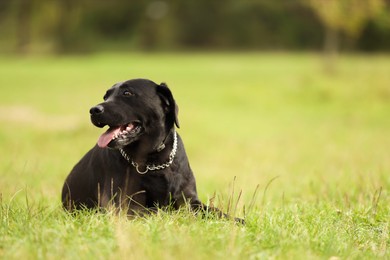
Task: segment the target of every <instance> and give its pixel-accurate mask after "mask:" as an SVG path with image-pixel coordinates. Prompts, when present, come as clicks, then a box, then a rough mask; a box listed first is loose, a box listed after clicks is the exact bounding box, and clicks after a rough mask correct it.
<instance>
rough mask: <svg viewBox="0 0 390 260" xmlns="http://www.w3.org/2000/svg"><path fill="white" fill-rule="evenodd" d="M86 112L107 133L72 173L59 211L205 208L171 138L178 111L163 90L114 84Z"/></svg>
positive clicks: (144, 83)
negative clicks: (185, 204)
mask: <svg viewBox="0 0 390 260" xmlns="http://www.w3.org/2000/svg"><path fill="white" fill-rule="evenodd" d="M104 100H105V101H104V102H103V103H101V104H99V105H97V106H95V107H93V108H91V110H90V114H91V121H92V123H93V124H94V125H95V126H97V127H104V126H106V125H108V126H109V127H110V128H109V129H108V130H107V132H106V133H104V134H103V135H102V136H101V137H100V138H99V140H98V144H97V145H96V146H95V147H93V148H92V149H91V150H90V151H89V152H88V153H87V154H86V155H85V156H84V157H83V158H82V159H81V160H80V161H79V162H78V163H77V164H76V166H75V167H74V168H73V170H72V171H71V173H70V174H69V176H68V177H67V179H66V181H65V184H64V187H63V190H62V202H63V205H64V207H65V208H66V209H67V210H69V211H72V210H73V209H81V208H94V207H108V206H110V205H114V206H115V207H122V208H126V209H127V210H128V214H129V215H132V214H134V213H142V212H144V211H145V210H153V209H154V208H155V207H163V206H167V205H173V206H174V207H175V208H178V207H180V206H181V205H183V204H184V203H187V202H188V203H189V205H191V207H192V208H193V209H200V208H205V207H206V206H205V205H204V204H202V203H201V202H200V200H199V199H198V196H197V191H196V184H195V178H194V175H193V173H192V170H191V168H190V165H189V162H188V159H187V155H186V153H185V150H184V145H183V142H182V140H181V138H180V136H179V135H178V134H177V133H176V130H175V125H176V126H177V127H179V123H178V119H177V114H178V108H177V105H176V103H175V100H174V99H173V96H172V94H171V91H170V90H169V89H168V87H167V86H166V85H165V84H163V83H162V84H160V85H157V84H155V83H154V82H152V81H149V80H144V79H135V80H129V81H126V82H123V83H118V84H115V85H114V86H113V87H112V88H111V89H109V90H108V91H107V93H106V95H105V97H104Z"/></svg>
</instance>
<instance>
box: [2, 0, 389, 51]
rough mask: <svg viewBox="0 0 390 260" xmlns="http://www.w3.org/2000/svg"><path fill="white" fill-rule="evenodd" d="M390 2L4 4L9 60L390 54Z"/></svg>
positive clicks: (87, 0)
mask: <svg viewBox="0 0 390 260" xmlns="http://www.w3.org/2000/svg"><path fill="white" fill-rule="evenodd" d="M389 3H390V1H389V0H370V1H366V0H342V1H338V0H329V1H323V0H288V1H268V0H241V1H235V0H214V1H206V0H198V1H177V0H172V1H150V0H140V1H127V0H115V1H105V0H59V1H52V0H14V1H5V0H3V1H0V47H1V48H0V51H1V52H2V53H12V52H16V53H90V52H99V51H102V50H106V51H107V50H109V51H119V50H122V51H129V50H132V51H134V50H147V51H149V50H171V51H172V50H174V51H177V50H199V49H205V48H206V49H212V50H221V49H224V50H232V49H233V50H247V49H251V50H320V49H322V48H323V47H324V46H325V45H326V46H328V47H329V45H334V46H338V47H339V48H341V49H343V50H348V51H352V50H354V51H389V50H390V30H389V28H390V17H389V14H390V10H389Z"/></svg>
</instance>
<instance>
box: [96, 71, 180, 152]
mask: <svg viewBox="0 0 390 260" xmlns="http://www.w3.org/2000/svg"><path fill="white" fill-rule="evenodd" d="M90 114H91V121H92V123H93V124H94V125H95V126H97V127H104V126H106V125H107V126H108V127H109V129H108V130H107V131H106V132H105V133H103V134H102V135H101V136H100V138H99V140H98V145H99V146H100V147H102V148H105V147H110V148H115V149H119V148H124V147H125V146H128V145H130V144H132V143H135V142H137V141H142V140H143V141H145V142H147V143H148V145H149V146H156V145H158V143H159V142H161V141H162V140H163V139H164V137H166V135H167V133H168V132H169V131H170V130H171V129H172V128H173V127H174V124H176V126H177V127H179V122H178V119H177V114H178V107H177V105H176V102H175V100H174V99H173V96H172V93H171V91H170V90H169V88H168V87H167V85H166V84H165V83H161V84H160V85H158V84H156V83H154V82H152V81H150V80H146V79H133V80H128V81H125V82H121V83H117V84H115V85H114V86H113V87H111V88H110V89H109V90H107V92H106V94H105V95H104V102H103V103H100V104H98V105H96V106H94V107H92V108H91V109H90Z"/></svg>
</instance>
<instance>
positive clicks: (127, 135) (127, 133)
mask: <svg viewBox="0 0 390 260" xmlns="http://www.w3.org/2000/svg"><path fill="white" fill-rule="evenodd" d="M141 130H142V126H141V124H140V123H139V122H132V123H128V124H124V125H120V126H110V128H109V129H108V130H107V131H106V132H105V133H103V134H102V135H101V136H100V137H99V140H98V143H97V144H98V146H99V147H101V148H106V147H115V146H118V144H119V145H120V146H124V145H126V144H128V143H130V142H131V141H132V140H133V139H134V138H135V137H137V136H138V135H139V134H140V133H141Z"/></svg>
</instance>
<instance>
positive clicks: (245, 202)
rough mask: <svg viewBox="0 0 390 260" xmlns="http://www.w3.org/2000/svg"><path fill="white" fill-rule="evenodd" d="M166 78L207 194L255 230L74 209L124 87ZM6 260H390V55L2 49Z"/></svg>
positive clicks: (0, 156)
mask: <svg viewBox="0 0 390 260" xmlns="http://www.w3.org/2000/svg"><path fill="white" fill-rule="evenodd" d="M136 77H145V78H150V79H152V80H154V81H156V82H162V81H165V82H166V83H167V84H168V86H170V88H171V90H172V91H173V93H174V96H175V98H176V101H177V103H178V105H179V108H180V113H179V120H180V124H181V128H180V129H179V130H178V131H179V133H180V134H181V136H182V138H183V139H184V143H185V145H186V149H187V153H188V155H189V158H190V162H191V166H192V168H193V170H194V172H195V175H196V178H197V184H198V193H199V196H200V198H201V199H202V200H204V201H209V200H210V199H211V202H210V203H213V204H215V205H217V206H219V207H220V208H222V209H224V210H225V211H229V212H230V213H231V214H234V215H236V216H239V217H245V218H246V221H247V225H246V226H238V225H235V224H234V223H231V222H229V221H226V220H219V219H214V218H212V217H210V218H206V219H204V218H203V219H202V218H200V217H196V216H193V215H192V214H191V213H189V212H188V211H187V210H186V209H183V210H180V211H179V212H165V211H161V212H159V213H158V214H156V215H153V216H150V217H147V218H142V219H141V218H139V219H135V220H127V219H126V218H125V217H123V216H115V215H113V214H94V213H93V212H80V213H79V214H78V215H77V216H69V215H68V214H66V213H65V212H63V210H62V208H61V206H60V191H61V188H62V184H63V181H64V179H65V177H66V176H67V174H68V173H69V171H70V169H71V168H72V167H73V165H74V164H75V163H76V162H77V161H78V160H79V159H80V158H81V156H83V155H84V153H85V152H86V151H87V150H88V149H90V148H91V147H92V146H93V145H94V144H95V143H96V141H97V138H98V136H99V134H100V133H101V131H102V129H98V128H95V127H93V126H92V124H91V123H90V122H89V115H88V110H89V108H90V107H91V106H92V105H95V104H97V103H98V102H101V100H102V97H103V94H104V92H105V90H106V89H107V88H108V87H110V86H111V85H113V83H115V82H118V81H122V80H125V79H129V78H136ZM0 123H1V126H0V258H2V259H21V258H23V259H58V258H61V259H91V258H97V259H118V258H119V259H268V258H271V259H377V258H384V259H386V258H390V252H389V250H390V237H389V232H390V196H389V190H390V56H341V57H340V60H339V63H338V68H337V73H336V74H335V75H333V76H329V75H326V74H324V73H323V70H322V66H321V58H320V57H319V56H317V55H314V54H288V53H283V54H267V53H239V54H228V53H194V54H189V53H183V54H141V53H139V54H100V55H94V56H84V57H83V56H80V57H79V56H74V57H28V58H17V57H0Z"/></svg>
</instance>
